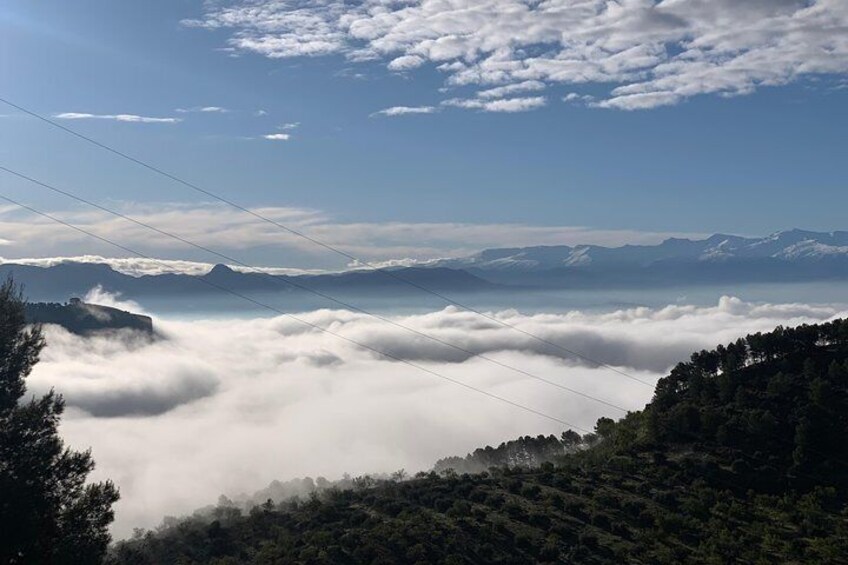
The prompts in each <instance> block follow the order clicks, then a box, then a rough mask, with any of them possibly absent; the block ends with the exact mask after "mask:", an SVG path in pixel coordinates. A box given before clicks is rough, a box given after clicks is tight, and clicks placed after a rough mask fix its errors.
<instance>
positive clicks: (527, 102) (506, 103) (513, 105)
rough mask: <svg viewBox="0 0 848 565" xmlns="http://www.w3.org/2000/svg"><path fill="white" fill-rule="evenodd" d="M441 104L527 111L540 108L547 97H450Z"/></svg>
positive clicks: (484, 109) (511, 111) (478, 108)
mask: <svg viewBox="0 0 848 565" xmlns="http://www.w3.org/2000/svg"><path fill="white" fill-rule="evenodd" d="M442 104H444V105H445V106H454V107H456V108H473V109H477V110H483V111H484V112H504V113H514V112H527V111H529V110H535V109H537V108H541V107H542V106H544V105H545V104H547V99H546V98H545V97H544V96H528V97H522V98H501V99H498V100H486V99H482V100H481V99H480V98H452V99H450V100H445V101H444V102H443V103H442Z"/></svg>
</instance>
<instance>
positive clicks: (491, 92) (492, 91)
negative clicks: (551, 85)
mask: <svg viewBox="0 0 848 565" xmlns="http://www.w3.org/2000/svg"><path fill="white" fill-rule="evenodd" d="M545 88H546V85H545V83H544V82H542V81H540V80H525V81H524V82H518V83H515V84H507V85H505V86H497V87H495V88H489V89H487V90H481V91H480V92H478V93H477V96H478V97H479V98H503V97H505V96H512V95H513V94H518V93H519V92H528V91H538V90H545Z"/></svg>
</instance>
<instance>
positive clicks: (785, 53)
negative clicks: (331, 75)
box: [184, 0, 848, 110]
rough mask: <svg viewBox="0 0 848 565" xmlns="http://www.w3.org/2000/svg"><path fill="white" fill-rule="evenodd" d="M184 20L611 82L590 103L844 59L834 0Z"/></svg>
mask: <svg viewBox="0 0 848 565" xmlns="http://www.w3.org/2000/svg"><path fill="white" fill-rule="evenodd" d="M184 24H185V25H187V26H192V27H200V28H207V29H226V30H229V31H230V33H231V35H230V38H229V46H230V47H231V48H233V49H236V50H239V51H242V52H245V51H250V52H255V53H259V54H261V55H264V56H266V57H271V58H287V57H304V56H322V55H330V54H342V55H344V56H346V57H347V58H348V59H350V60H352V61H370V60H379V61H383V62H384V63H385V64H386V65H387V66H388V68H389V69H390V70H400V71H408V70H412V69H415V68H417V67H420V66H422V65H425V64H430V65H433V66H435V67H436V68H438V69H439V70H440V71H442V72H443V73H444V74H445V75H446V81H447V83H448V85H450V86H454V87H463V86H480V85H489V86H492V87H499V86H504V87H507V85H511V84H516V83H522V82H526V81H534V82H544V83H548V84H572V85H579V84H586V83H597V84H603V85H612V86H611V87H610V88H611V90H610V91H609V92H608V94H607V96H606V97H604V98H603V99H602V100H600V102H599V103H598V104H597V106H598V107H602V108H618V109H627V110H633V109H641V108H654V107H657V106H663V105H669V104H675V103H677V102H679V101H681V100H684V99H686V98H689V97H691V96H695V95H699V94H718V95H739V94H749V93H751V92H753V91H755V90H756V89H757V88H759V87H762V86H776V85H784V84H788V83H792V82H796V81H799V80H802V79H804V78H805V77H810V76H813V75H827V74H830V75H842V74H845V73H846V72H848V39H846V34H845V29H846V26H848V4H846V3H845V2H844V1H842V0H778V1H773V0H749V1H745V2H736V1H733V0H717V1H711V2H707V1H705V0H673V1H669V0H666V1H656V0H625V1H613V0H543V1H534V2H528V1H526V0H456V1H452V2H444V1H442V0H410V1H403V2H387V1H385V0H364V1H363V2H346V1H342V0H324V1H321V2H305V1H302V0H297V1H289V0H258V1H253V0H252V1H249V2H248V1H239V0H227V1H225V2H215V3H207V4H206V11H205V13H204V14H203V15H202V16H201V17H199V18H196V19H192V20H186V21H185V22H184Z"/></svg>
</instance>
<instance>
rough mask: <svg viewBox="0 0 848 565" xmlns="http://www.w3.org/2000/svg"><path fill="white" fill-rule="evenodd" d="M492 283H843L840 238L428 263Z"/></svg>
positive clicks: (494, 253) (540, 250)
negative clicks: (841, 281) (822, 281)
mask: <svg viewBox="0 0 848 565" xmlns="http://www.w3.org/2000/svg"><path fill="white" fill-rule="evenodd" d="M433 265H434V266H438V267H449V268H453V269H464V270H466V271H469V272H471V273H473V274H476V275H477V276H479V277H482V278H485V279H487V280H489V281H492V282H495V283H499V284H519V285H530V286H545V287H560V288H577V287H595V286H604V287H608V286H662V285H676V284H702V283H715V282H721V283H737V282H739V283H741V282H794V281H810V280H828V279H831V280H832V279H843V280H844V279H848V232H846V231H837V232H831V233H819V232H811V231H803V230H790V231H783V232H778V233H775V234H772V235H769V236H767V237H761V238H751V237H741V236H736V235H726V234H716V235H713V236H711V237H708V238H706V239H700V240H691V239H680V238H671V239H667V240H665V241H663V242H662V243H660V244H658V245H624V246H621V247H602V246H599V245H577V246H573V247H572V246H567V245H562V246H544V247H523V248H504V249H487V250H485V251H481V252H480V253H477V254H475V255H472V256H470V257H464V258H459V259H446V260H443V261H438V262H435V263H433Z"/></svg>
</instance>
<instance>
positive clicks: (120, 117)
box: [53, 112, 182, 124]
mask: <svg viewBox="0 0 848 565" xmlns="http://www.w3.org/2000/svg"><path fill="white" fill-rule="evenodd" d="M53 117H54V118H57V119H59V120H113V121H116V122H131V123H139V124H175V123H177V122H180V121H182V120H181V119H180V118H151V117H149V116H137V115H135V114H83V113H79V112H62V113H60V114H54V115H53Z"/></svg>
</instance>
